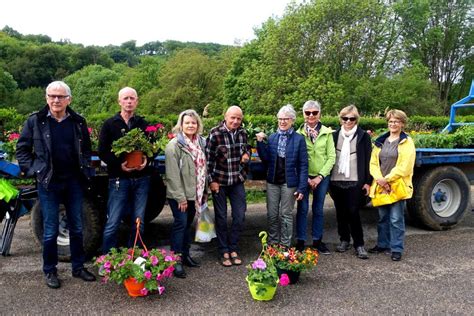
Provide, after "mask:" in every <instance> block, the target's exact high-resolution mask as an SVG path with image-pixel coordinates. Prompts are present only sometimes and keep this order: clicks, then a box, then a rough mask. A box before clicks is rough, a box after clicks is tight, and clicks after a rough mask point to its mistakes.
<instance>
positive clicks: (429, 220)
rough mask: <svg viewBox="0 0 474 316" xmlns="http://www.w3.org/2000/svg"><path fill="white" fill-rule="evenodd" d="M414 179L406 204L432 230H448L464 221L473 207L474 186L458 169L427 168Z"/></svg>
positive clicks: (411, 214)
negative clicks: (473, 192) (466, 214)
mask: <svg viewBox="0 0 474 316" xmlns="http://www.w3.org/2000/svg"><path fill="white" fill-rule="evenodd" d="M414 180H415V181H414V195H413V197H412V199H410V200H408V204H407V208H408V212H409V215H410V217H412V218H413V219H415V220H416V221H418V222H420V223H421V224H422V225H424V226H426V227H428V228H430V229H432V230H447V229H450V228H452V227H454V226H456V225H457V224H458V223H459V221H461V219H462V218H463V216H464V214H465V213H466V210H468V209H469V207H470V201H471V185H470V183H469V180H468V179H467V177H466V175H465V174H464V173H463V172H462V171H461V170H460V169H459V168H456V167H453V166H442V167H437V168H434V169H429V170H425V171H424V173H423V174H421V175H419V176H418V177H417V178H416V179H414Z"/></svg>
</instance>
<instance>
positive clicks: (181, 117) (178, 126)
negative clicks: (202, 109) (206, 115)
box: [173, 109, 203, 135]
mask: <svg viewBox="0 0 474 316" xmlns="http://www.w3.org/2000/svg"><path fill="white" fill-rule="evenodd" d="M185 116H190V117H192V118H194V119H195V120H196V122H197V125H198V128H197V133H198V134H199V135H200V134H202V130H203V126H202V121H201V118H200V117H199V114H197V112H196V111H194V110H192V109H188V110H184V111H183V112H181V113H179V116H178V123H176V125H175V126H174V127H173V133H175V134H176V133H181V132H182V131H183V121H184V117H185Z"/></svg>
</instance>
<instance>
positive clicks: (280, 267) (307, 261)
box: [265, 245, 319, 284]
mask: <svg viewBox="0 0 474 316" xmlns="http://www.w3.org/2000/svg"><path fill="white" fill-rule="evenodd" d="M265 252H266V255H267V256H268V257H270V258H272V260H273V262H274V263H275V266H276V269H277V273H278V275H280V276H281V275H283V274H286V275H288V277H289V280H290V284H294V283H296V282H298V280H299V276H300V273H301V272H302V271H305V270H309V269H311V268H313V267H315V266H316V265H317V263H318V259H319V253H318V251H317V250H316V249H312V248H309V247H308V248H306V249H305V250H303V251H298V250H296V248H294V247H292V248H287V247H284V246H281V245H271V246H268V247H267V248H266V251H265Z"/></svg>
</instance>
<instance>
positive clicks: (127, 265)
mask: <svg viewBox="0 0 474 316" xmlns="http://www.w3.org/2000/svg"><path fill="white" fill-rule="evenodd" d="M135 254H139V255H137V257H135ZM176 261H177V257H176V256H175V255H174V253H173V252H170V251H166V250H164V249H151V250H149V251H147V250H143V249H140V248H138V247H135V248H119V249H116V248H112V249H111V250H110V252H109V253H108V254H106V255H102V256H100V257H98V258H96V259H95V262H94V265H95V266H97V267H98V268H99V274H100V275H101V276H102V280H103V281H104V282H105V283H106V282H108V281H114V282H116V283H118V284H124V286H125V287H126V289H127V291H128V294H129V295H130V296H146V295H148V294H149V293H151V292H158V293H159V294H160V295H161V294H163V292H164V290H165V287H164V286H163V282H164V280H165V279H166V278H170V277H172V276H173V270H174V265H175V264H176Z"/></svg>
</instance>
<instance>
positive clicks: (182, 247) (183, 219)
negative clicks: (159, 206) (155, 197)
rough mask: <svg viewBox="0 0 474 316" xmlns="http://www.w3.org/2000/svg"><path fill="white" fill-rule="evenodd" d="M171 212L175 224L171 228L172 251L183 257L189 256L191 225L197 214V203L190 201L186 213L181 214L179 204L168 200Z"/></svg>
mask: <svg viewBox="0 0 474 316" xmlns="http://www.w3.org/2000/svg"><path fill="white" fill-rule="evenodd" d="M168 203H169V205H170V208H171V211H172V212H173V217H174V222H173V227H172V228H171V250H172V251H174V252H175V253H176V254H181V255H182V256H183V257H185V256H187V255H189V248H190V245H191V241H192V238H191V225H192V223H193V220H194V215H195V214H196V203H195V202H194V201H188V208H187V209H186V212H181V211H180V210H179V208H178V202H177V201H176V200H173V199H168Z"/></svg>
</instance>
